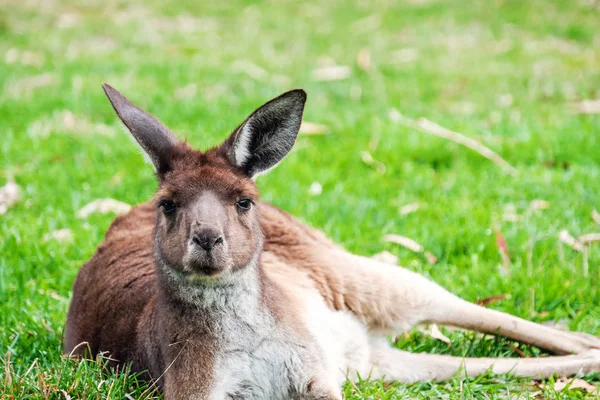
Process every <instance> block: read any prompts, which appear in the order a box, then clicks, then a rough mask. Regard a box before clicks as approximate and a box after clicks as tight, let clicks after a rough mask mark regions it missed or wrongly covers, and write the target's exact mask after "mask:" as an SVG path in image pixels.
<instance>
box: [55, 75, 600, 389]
mask: <svg viewBox="0 0 600 400" xmlns="http://www.w3.org/2000/svg"><path fill="white" fill-rule="evenodd" d="M105 90H107V94H108V96H109V98H110V99H111V102H112V103H113V106H114V107H115V109H116V110H117V112H118V113H119V116H120V117H121V119H122V120H123V121H124V122H125V124H126V125H127V126H128V128H129V129H130V130H131V132H132V134H133V135H134V137H135V138H136V140H138V142H140V145H141V146H142V148H143V149H144V151H145V152H146V153H147V154H148V155H149V157H150V159H151V161H152V162H153V163H154V165H155V168H156V170H157V175H158V177H159V181H160V187H159V191H158V193H157V196H156V197H155V199H154V200H153V201H151V202H148V203H145V204H142V205H139V206H136V207H134V208H133V209H132V210H131V211H130V212H129V213H128V214H126V215H123V216H120V217H118V218H117V219H116V220H115V221H114V222H113V224H112V226H111V227H110V229H109V230H108V232H107V233H106V237H105V240H104V242H103V243H102V244H101V245H100V246H99V247H98V249H97V252H96V253H95V254H94V256H93V257H92V258H91V259H90V260H89V261H88V262H87V263H86V264H85V265H84V266H83V267H82V269H81V271H80V273H79V275H78V277H77V279H76V281H75V284H74V287H73V300H72V303H71V306H70V309H69V314H68V319H67V326H66V331H65V352H66V353H69V354H72V355H85V356H95V355H96V354H98V353H100V352H106V353H108V354H109V356H110V358H111V359H112V360H114V361H113V363H114V364H115V365H121V364H124V363H131V366H132V369H133V370H134V371H136V372H146V377H147V378H148V379H152V380H153V381H154V382H155V383H156V384H157V385H158V386H159V387H160V388H161V389H162V390H163V391H164V392H165V396H166V398H167V399H215V400H217V399H219V400H220V399H257V400H258V399H282V400H283V399H341V394H340V385H341V384H342V383H343V382H344V381H345V380H346V379H347V378H349V379H354V378H355V377H356V374H357V373H358V374H360V375H361V376H370V377H372V378H374V379H377V378H385V379H387V380H399V381H403V382H415V381H423V380H439V379H449V378H450V377H452V376H453V375H454V374H456V373H457V372H458V371H459V370H460V369H461V368H462V367H463V366H464V367H465V369H466V371H467V372H468V373H469V374H471V375H474V374H479V373H482V372H485V371H486V370H488V369H489V368H493V370H494V371H495V372H500V373H502V372H513V373H515V374H517V375H522V376H532V377H547V376H550V375H552V374H554V373H558V374H575V373H578V372H580V371H583V372H590V371H600V350H598V349H600V339H598V338H596V337H593V336H591V335H586V334H579V333H566V332H561V331H558V330H555V329H552V328H549V327H545V326H541V325H538V324H535V323H532V322H528V321H525V320H522V319H519V318H517V317H513V316H510V315H507V314H503V313H500V312H497V311H493V310H489V309H485V308H482V307H479V306H476V305H473V304H471V303H468V302H466V301H464V300H461V299H460V298H458V297H456V296H454V295H452V294H450V293H449V292H447V291H446V290H444V289H443V288H441V287H440V286H439V285H437V284H435V283H433V282H431V281H429V280H427V279H426V278H424V277H422V276H420V275H418V274H415V273H413V272H411V271H409V270H406V269H404V268H401V267H395V266H391V265H387V264H384V263H380V262H377V261H374V260H372V259H368V258H365V257H361V256H357V255H354V254H351V253H349V252H347V251H345V250H344V249H342V248H341V247H339V246H337V245H335V244H333V243H332V242H331V241H329V240H328V239H327V238H326V237H325V236H324V235H323V234H322V233H321V232H319V231H316V230H313V229H311V228H309V227H308V226H306V225H305V224H303V223H301V222H300V221H298V220H297V219H295V218H293V217H291V216H290V215H288V214H286V213H285V212H283V211H281V210H279V209H277V208H276V207H274V206H272V205H270V204H268V203H264V202H260V201H258V200H256V202H254V201H252V202H253V203H255V206H253V207H252V208H251V207H250V205H249V204H250V203H248V202H247V201H246V197H248V198H254V197H255V196H256V195H255V194H253V193H254V191H255V188H254V186H253V184H252V183H251V182H250V181H249V180H248V179H247V177H246V175H247V176H252V175H254V174H256V173H257V172H261V171H262V170H264V169H266V168H270V167H271V166H273V165H274V164H276V163H278V162H279V161H280V159H281V158H283V156H284V155H285V153H286V152H287V151H289V148H291V144H293V140H292V141H291V144H290V143H289V139H285V138H284V139H285V140H283V142H278V141H277V140H276V139H277V138H276V137H275V138H273V137H270V139H269V140H274V141H275V142H276V146H275V148H273V149H269V148H268V147H267V148H266V149H267V150H265V146H266V144H265V143H269V142H267V141H265V139H264V138H261V137H258V138H256V135H257V134H259V133H257V132H270V133H269V135H272V134H273V132H278V130H279V131H281V132H282V133H279V135H283V136H285V135H286V134H288V133H289V132H288V131H290V129H291V128H290V126H292V125H293V126H294V127H293V129H291V131H295V133H294V137H293V139H295V134H297V128H298V126H299V119H298V117H297V116H296V117H294V115H295V114H294V115H292V117H293V118H292V120H293V124H291V123H288V122H287V120H286V119H285V118H283V117H282V115H283V113H284V111H282V110H284V109H285V107H283V106H282V105H281V103H282V102H284V103H285V102H287V103H285V104H284V105H285V106H286V107H288V106H289V107H292V108H294V107H300V106H297V104H299V101H298V100H296V98H298V96H299V95H298V94H297V93H296V94H293V92H290V93H292V94H291V95H283V96H282V97H281V98H278V99H276V100H273V101H272V102H270V103H267V105H265V106H263V107H262V108H261V109H259V110H258V111H257V112H255V114H253V115H252V116H251V117H249V119H248V120H247V121H246V122H245V123H244V124H243V125H242V126H240V128H238V129H237V130H236V131H235V132H234V134H233V135H232V138H231V139H230V140H229V141H227V142H226V143H225V144H224V145H223V146H222V147H220V148H217V149H214V150H211V151H209V152H207V153H205V154H202V155H201V154H199V153H198V154H195V153H191V151H192V150H191V149H190V150H188V148H187V147H185V146H184V145H180V144H176V142H175V139H174V138H173V137H172V136H171V135H170V133H168V132H167V131H165V130H164V129H166V128H164V127H162V125H156V124H159V123H158V121H156V120H153V119H152V118H151V117H150V116H148V115H147V114H145V113H143V112H142V111H141V110H139V109H137V108H136V107H135V106H133V105H131V103H129V102H128V101H127V100H126V99H124V97H122V95H120V94H119V93H118V92H116V91H115V90H114V89H112V88H110V87H108V89H106V88H105ZM285 96H287V97H285ZM290 96H292V99H291V100H290ZM293 96H296V98H294V97H293ZM284 97H285V98H284ZM279 99H281V100H279ZM290 102H291V103H290ZM290 104H291V105H290ZM301 106H303V100H302V105H301ZM273 107H275V110H273ZM300 117H301V109H300ZM290 118H291V117H290ZM140 121H142V122H143V123H141V122H140ZM140 124H141V125H140ZM148 132H150V133H148ZM161 135H162V136H161ZM245 135H247V136H245ZM157 137H158V139H157ZM282 147H288V148H287V151H285V152H284V153H283V155H279V156H273V154H275V153H277V152H278V151H280V150H281V148H282ZM165 152H167V153H168V157H166V156H165V154H164V153H165ZM192 154H193V155H192ZM254 154H259V155H262V156H261V157H258V158H256V159H253V157H254ZM265 154H266V156H265ZM227 157H228V158H227ZM224 160H229V161H224ZM230 164H232V165H230ZM240 170H243V171H244V172H243V173H242V172H240ZM173 171H175V172H177V175H175V172H173ZM244 174H246V175H244ZM223 187H225V189H223ZM238 192H239V193H242V192H243V193H245V194H244V195H241V194H235V196H237V197H235V199H236V200H235V201H237V203H236V202H235V201H233V202H232V203H231V204H236V206H235V207H234V206H231V207H230V206H228V204H230V203H229V201H230V200H227V199H229V197H228V196H233V195H231V193H238ZM182 193H183V194H182ZM185 193H188V194H187V195H185ZM192 194H193V196H192ZM186 196H187V197H186ZM198 196H199V197H198ZM239 198H241V200H237V199H239ZM165 199H166V200H165ZM171 199H173V200H171ZM157 208H158V209H160V210H162V211H157ZM175 209H177V211H175ZM163 213H164V215H163ZM190 221H191V222H190ZM186 224H187V225H186ZM423 322H436V323H440V324H447V325H454V326H458V327H463V328H467V329H474V330H478V331H481V332H485V333H491V334H502V335H506V336H509V337H511V338H514V339H515V340H519V341H522V342H524V343H529V344H532V345H536V346H538V347H541V348H544V349H547V350H549V351H552V352H555V353H557V354H563V356H555V357H548V358H543V359H507V358H505V359H492V358H478V359H462V358H458V357H450V356H439V355H431V354H411V353H408V352H404V351H400V350H397V349H394V348H393V347H392V346H391V345H390V344H389V343H388V341H387V340H386V335H392V334H398V333H400V332H403V331H405V330H407V329H410V328H411V327H412V326H414V325H415V324H418V323H423Z"/></svg>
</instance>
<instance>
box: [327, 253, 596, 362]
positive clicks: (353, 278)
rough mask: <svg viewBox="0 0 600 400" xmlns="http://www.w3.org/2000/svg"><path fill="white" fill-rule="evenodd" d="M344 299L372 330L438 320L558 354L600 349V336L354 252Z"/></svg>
mask: <svg viewBox="0 0 600 400" xmlns="http://www.w3.org/2000/svg"><path fill="white" fill-rule="evenodd" d="M344 264H345V266H344V268H343V269H341V270H342V274H343V276H341V277H339V278H340V279H342V280H343V282H344V285H345V293H346V295H345V297H344V304H345V305H346V306H347V307H348V308H349V309H350V311H352V312H353V313H354V314H355V315H357V316H358V317H359V318H360V319H361V320H363V321H364V322H365V323H366V324H367V326H368V327H369V329H370V330H371V331H372V332H373V331H380V332H382V333H384V334H398V333H400V332H402V331H405V330H407V329H410V328H411V327H412V326H414V325H416V324H419V323H427V322H434V323H438V324H440V325H451V326H455V327H458V328H465V329H469V330H474V331H478V332H483V333H489V334H494V335H503V336H506V337H508V338H510V339H513V340H516V341H519V342H522V343H526V344H530V345H533V346H537V347H539V348H542V349H545V350H548V351H550V352H553V353H555V354H573V353H582V352H585V351H587V350H590V349H600V338H597V337H594V336H592V335H589V334H580V333H576V332H563V331H560V330H558V329H554V328H551V327H547V326H543V325H540V324H536V323H534V322H530V321H526V320H524V319H521V318H518V317H515V316H512V315H509V314H506V313H502V312H499V311H495V310H492V309H487V308H484V307H480V306H477V305H475V304H473V303H469V302H467V301H465V300H462V299H461V298H459V297H457V296H455V295H453V294H452V293H450V292H448V291H447V290H446V289H444V288H442V287H441V286H439V285H438V284H436V283H435V282H432V281H431V280H429V279H427V278H425V277H423V276H421V275H419V274H417V273H414V272H412V271H409V270H407V269H405V268H402V267H395V266H392V265H389V264H384V263H381V262H378V261H375V260H372V259H369V258H365V257H360V256H354V255H350V257H348V256H346V257H345V259H344Z"/></svg>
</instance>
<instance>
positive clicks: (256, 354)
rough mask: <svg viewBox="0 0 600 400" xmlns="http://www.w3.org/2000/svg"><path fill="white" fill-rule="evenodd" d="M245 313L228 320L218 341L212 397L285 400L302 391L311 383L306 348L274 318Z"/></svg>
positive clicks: (220, 399) (215, 398)
mask: <svg viewBox="0 0 600 400" xmlns="http://www.w3.org/2000/svg"><path fill="white" fill-rule="evenodd" d="M241 311H242V312H241V313H240V314H238V315H237V317H233V318H232V319H227V320H226V324H225V325H224V327H223V331H222V332H221V336H220V337H219V339H218V342H217V343H218V346H219V349H218V351H217V354H218V356H217V358H216V360H215V364H214V372H213V376H214V377H215V381H214V385H213V389H212V390H211V393H212V394H211V397H210V398H211V399H214V400H222V399H256V400H258V399H265V400H266V399H282V400H283V399H289V398H291V397H292V396H294V394H296V393H298V392H301V391H302V388H303V387H305V386H306V385H307V383H308V381H309V380H310V376H309V374H308V373H307V372H308V371H305V370H304V368H303V367H304V364H305V363H306V362H307V361H308V360H307V358H309V357H310V355H309V354H308V353H307V349H306V347H305V345H304V344H303V343H300V342H299V341H298V340H297V338H295V337H294V336H292V335H290V334H289V333H287V332H285V331H284V330H283V329H282V328H281V327H279V326H277V325H276V324H275V323H274V321H273V318H272V317H271V316H269V315H265V314H262V315H261V314H258V315H257V314H254V315H251V314H245V313H244V311H243V310H241ZM244 314H245V315H244ZM226 318H228V317H226Z"/></svg>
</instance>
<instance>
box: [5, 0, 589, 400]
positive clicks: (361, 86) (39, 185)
mask: <svg viewBox="0 0 600 400" xmlns="http://www.w3.org/2000/svg"><path fill="white" fill-rule="evenodd" d="M211 3H215V4H211ZM217 3H219V4H217ZM592 3H593V2H586V1H579V0H572V1H567V0H565V1H542V0H531V1H525V2H523V1H512V0H505V1H501V0H490V1H484V0H477V1H473V2H461V1H458V0H455V1H452V0H448V1H434V0H412V1H397V2H395V1H386V0H379V1H371V2H369V1H362V0H361V1H344V2H341V1H340V2H334V1H320V2H317V1H314V2H297V1H292V0H285V1H277V2H275V1H271V2H257V1H248V2H242V1H238V0H236V1H231V2H196V1H191V0H189V1H181V0H177V1H176V0H169V1H158V0H153V1H145V2H142V1H124V0H109V1H98V0H87V1H83V0H79V1H66V0H63V1H61V0H54V1H41V0H39V1H34V0H21V1H17V0H7V1H6V2H5V4H6V5H7V6H6V7H2V8H0V138H1V140H0V154H1V156H0V186H2V185H4V183H6V181H7V180H8V179H14V180H15V181H16V183H17V184H18V185H20V187H21V188H22V190H23V199H22V201H21V202H19V203H18V204H16V205H15V206H14V207H12V208H11V209H9V211H8V212H7V213H6V214H5V215H3V216H0V359H2V361H1V362H0V397H2V398H9V399H10V398H16V399H21V398H36V399H37V398H56V399H58V398H65V397H66V396H65V394H70V395H71V396H72V397H73V398H105V397H107V396H108V395H109V394H110V397H111V398H115V399H117V398H123V397H124V396H125V394H129V395H130V396H131V397H133V398H137V397H139V396H141V395H142V393H144V396H149V395H150V394H149V392H148V391H147V388H146V387H145V386H144V385H143V384H138V383H137V381H136V379H135V377H134V376H130V375H127V374H123V373H116V372H114V371H105V369H104V367H103V364H102V361H101V360H99V361H98V362H85V363H79V364H78V363H76V362H73V361H69V360H64V359H63V358H62V357H61V336H62V332H63V326H64V322H65V317H66V310H67V307H68V303H69V299H70V293H71V285H72V282H73V279H74V278H75V275H76V274H77V271H78V269H79V267H80V266H81V265H82V264H83V263H84V262H85V260H87V259H88V258H89V257H90V256H91V255H92V253H93V252H94V249H95V248H96V246H97V245H98V244H99V243H100V242H101V240H102V237H103V233H104V231H105V230H106V228H107V227H108V225H109V224H110V222H111V219H112V218H113V216H111V215H93V216H91V217H89V218H87V219H84V220H81V219H78V218H77V217H76V212H77V210H79V209H80V208H81V207H83V206H84V205H85V204H87V203H89V202H91V201H93V200H95V199H97V198H103V197H111V198H115V199H118V200H121V201H124V202H127V203H130V204H135V203H140V202H143V201H145V200H146V199H148V198H149V197H150V196H151V195H152V193H153V191H154V189H155V187H156V183H155V181H154V178H153V175H152V171H151V168H150V167H149V166H148V165H146V164H144V162H143V160H142V157H141V156H140V155H139V152H138V150H137V149H136V147H135V146H134V145H133V144H132V143H131V141H130V140H129V139H128V138H127V137H126V135H125V134H123V132H122V131H123V129H122V128H121V126H120V123H119V122H118V120H117V118H116V116H115V114H114V112H113V110H112V109H111V107H110V105H109V103H108V101H107V100H106V98H105V97H104V94H103V92H102V90H101V88H100V83H102V82H104V81H106V82H109V83H111V84H112V85H114V86H115V87H117V88H118V89H120V90H121V91H123V92H124V93H125V94H126V95H127V96H129V97H130V98H131V99H132V100H133V101H134V102H136V103H138V104H140V105H142V106H143V107H145V108H146V109H148V110H149V111H150V112H152V113H154V114H155V115H157V116H158V117H159V118H160V119H161V120H162V121H163V122H164V123H165V124H167V125H168V126H170V127H171V128H172V129H173V130H174V131H176V132H177V133H178V134H180V136H181V137H184V138H187V139H188V140H189V142H190V143H191V144H193V145H194V146H197V147H199V148H207V147H209V146H212V145H215V144H218V143H219V142H220V141H221V140H223V139H224V138H225V136H226V135H227V134H228V133H229V132H230V131H231V130H232V129H233V128H234V127H235V126H237V124H238V123H239V122H241V121H242V120H243V118H245V116H246V115H247V114H248V113H250V112H251V111H252V110H253V109H254V108H255V107H257V106H258V105H260V104H262V103H263V102H264V101H266V100H268V99H269V98H271V97H274V96H275V95H277V94H279V93H280V92H283V91H285V90H287V89H290V88H294V87H303V88H304V89H306V90H307V92H308V95H309V100H308V104H307V109H306V113H305V120H307V121H310V122H315V123H320V124H324V125H327V126H328V127H329V128H330V134H329V135H322V136H303V137H301V138H300V140H299V142H298V144H297V147H296V150H295V151H294V152H293V153H292V154H291V155H290V156H289V157H288V158H287V160H286V161H285V162H284V163H283V164H282V165H281V166H280V167H279V168H278V169H277V170H275V171H274V172H272V173H271V174H269V175H268V176H266V177H263V178H261V179H260V180H259V186H260V189H261V191H262V195H263V198H264V199H266V200H268V201H272V202H273V203H275V204H276V205H278V206H279V207H281V208H283V209H285V210H287V211H289V212H290V213H292V214H294V215H296V216H298V217H300V218H301V219H302V220H304V221H306V222H308V223H310V224H311V225H313V226H315V227H318V228H320V229H322V230H324V231H325V232H326V233H327V234H328V235H329V236H330V237H332V238H333V239H335V240H336V241H338V242H340V243H342V244H343V245H344V246H345V247H346V248H348V249H349V250H351V251H353V252H357V253H360V254H365V255H371V254H374V253H377V252H380V251H382V250H388V251H390V252H392V253H394V254H396V255H397V256H398V257H399V263H400V264H402V265H404V266H406V267H408V268H410V269H412V270H415V271H418V272H419V273H422V274H424V275H425V276H428V277H430V278H431V279H433V280H435V281H436V282H439V283H440V284H442V285H443V286H445V287H447V288H448V289H450V290H451V291H452V292H454V293H456V294H458V295H460V296H462V297H464V298H466V299H469V300H473V301H474V300H477V299H481V298H485V297H488V296H491V295H498V294H505V293H510V294H511V295H512V297H511V298H510V299H506V300H503V301H501V302H497V303H494V304H492V305H490V307H493V308H496V309H499V310H502V311H506V312H509V313H513V314H515V315H518V316H521V317H523V318H527V319H531V320H534V321H540V322H541V321H546V320H559V319H565V320H566V321H568V325H569V327H570V329H572V330H581V331H586V332H589V333H592V334H596V335H600V291H599V290H598V281H599V278H600V268H599V264H600V251H599V249H598V247H597V246H596V247H594V246H592V247H591V248H590V250H589V255H588V261H589V275H588V276H584V275H583V262H584V255H583V254H581V253H578V252H576V251H573V250H572V249H570V248H569V247H566V246H561V245H560V244H559V242H558V239H557V238H558V233H559V232H560V230H562V229H567V230H568V231H569V232H570V233H571V234H573V235H574V236H577V235H579V234H583V233H589V232H595V231H598V230H599V229H600V227H599V226H598V225H597V224H596V223H595V222H594V221H593V219H592V217H591V213H592V210H593V209H594V208H600V201H599V199H598V195H599V194H600V133H599V128H600V116H598V115H578V114H574V113H572V112H571V109H570V107H569V104H570V103H571V102H576V101H579V100H581V99H593V98H599V97H600V47H599V43H600V34H599V33H598V32H599V30H598V27H599V25H598V21H600V13H599V11H598V9H597V5H594V4H592ZM362 49H367V50H368V51H369V53H370V55H371V61H372V68H371V69H370V70H368V71H364V70H363V69H361V68H359V66H358V65H357V61H356V59H357V54H358V53H359V51H360V50H362ZM327 64H337V65H347V66H350V68H351V76H350V77H349V78H348V79H344V80H338V81H332V82H319V81H316V80H315V79H314V78H313V75H312V72H313V70H314V69H315V68H318V67H319V66H321V65H327ZM182 88H183V89H182ZM391 109H396V110H398V111H399V112H400V113H401V114H402V115H404V116H406V117H410V118H418V117H426V118H428V119H430V120H433V121H435V122H437V123H439V124H441V125H443V126H446V127H448V128H450V129H453V130H455V131H458V132H462V133H464V134H466V135H468V136H469V137H471V138H474V139H476V140H478V141H480V142H482V143H483V144H485V145H487V146H489V147H490V148H492V149H493V150H495V151H497V152H498V153H499V154H501V155H502V156H503V157H504V158H506V159H507V161H508V162H509V163H511V164H512V165H513V166H515V167H516V168H518V170H519V172H518V174H517V175H515V176H511V175H507V174H506V173H504V172H503V171H502V170H501V169H500V168H498V167H497V166H496V165H495V164H493V163H491V162H490V161H488V160H486V159H484V158H482V157H481V156H479V155H478V154H476V153H474V152H473V151H471V150H469V149H466V148H464V147H460V146H458V145H456V144H454V143H451V142H448V141H445V140H442V139H438V138H435V137H432V136H429V135H426V134H423V133H419V132H417V131H415V130H414V129H410V128H407V127H405V126H403V125H400V124H398V123H396V122H394V121H393V119H390V117H389V115H390V110H391ZM365 150H366V151H369V152H370V153H371V154H372V155H373V157H374V158H375V159H377V160H379V161H381V162H382V163H383V164H385V166H386V170H385V172H383V173H380V172H377V171H376V170H375V169H373V168H371V167H369V166H368V165H366V164H365V163H363V162H362V160H361V156H360V153H361V152H362V151H365ZM313 182H320V183H321V184H322V186H323V193H322V194H321V195H320V196H312V195H310V193H309V187H310V185H311V184H312V183H313ZM534 200H545V201H547V202H548V204H549V208H547V209H542V210H533V209H532V207H531V202H532V201H534ZM414 202H418V203H419V204H420V208H419V209H418V210H417V211H416V212H414V213H411V214H408V215H401V214H400V212H399V209H400V207H402V206H403V205H406V204H410V203H414ZM511 207H512V208H514V210H515V211H516V213H517V215H518V217H519V218H518V220H516V221H512V220H510V219H507V218H506V216H507V209H510V208H511ZM57 229H70V230H71V231H72V232H73V240H72V241H67V242H63V243H60V242H58V241H56V240H53V239H50V240H47V239H44V237H45V235H47V234H48V233H50V232H52V231H55V230H57ZM495 232H501V233H502V234H503V236H504V237H505V238H506V241H507V243H508V248H509V251H510V257H511V263H510V266H509V267H508V268H505V267H503V266H502V262H501V258H500V254H499V251H498V248H497V245H496V240H495ZM387 233H397V234H402V235H404V236H408V237H411V238H413V239H415V240H417V241H418V242H420V243H422V244H423V245H424V246H425V248H426V249H428V250H429V251H431V252H432V253H433V254H435V255H436V256H437V257H438V258H439V261H438V262H437V263H436V264H434V265H430V264H428V263H427V262H426V260H425V259H424V258H422V257H421V256H419V255H418V254H414V253H411V252H410V251H408V250H406V249H403V248H400V247H398V246H396V245H393V244H389V243H384V242H383V241H382V239H381V237H382V236H383V235H384V234H387ZM449 336H450V337H451V339H452V341H453V347H452V348H449V346H447V345H446V344H444V343H441V342H438V341H436V340H434V339H431V338H428V337H424V336H422V335H421V334H419V333H416V332H413V333H411V334H410V335H409V336H407V337H403V338H402V339H401V340H400V341H399V343H398V346H400V347H402V348H406V349H411V350H414V351H427V352H441V353H449V354H456V355H468V356H478V355H488V356H518V355H517V353H516V352H515V350H514V349H513V347H512V346H514V343H511V342H510V341H508V340H504V339H494V338H484V339H482V338H479V337H478V336H474V335H470V334H465V333H460V332H455V333H449ZM521 349H522V350H523V351H525V352H526V353H529V354H538V353H539V352H538V351H537V350H536V349H532V348H528V347H525V346H521ZM364 378H365V382H361V383H359V384H358V385H357V386H353V385H352V384H350V383H348V384H346V386H345V393H346V396H347V398H355V399H360V398H373V399H393V398H423V399H425V398H452V399H454V398H456V399H463V398H507V397H508V398H513V397H521V398H526V397H528V396H529V395H530V394H532V393H536V396H538V398H576V397H584V392H582V391H577V390H574V391H564V392H561V393H555V392H554V391H553V390H552V389H551V387H552V382H549V383H548V385H547V387H545V388H543V389H540V388H539V387H537V386H535V385H534V384H533V383H532V382H531V381H530V380H526V379H516V378H513V377H510V376H483V377H479V378H475V379H467V380H465V379H461V378H460V377H457V378H455V379H454V380H452V381H451V382H448V383H423V384H416V385H403V384H392V385H387V384H383V383H382V382H377V381H375V382H367V381H368V379H367V378H368V377H364ZM586 379H587V380H588V381H589V382H592V383H594V384H598V383H599V382H600V374H592V375H589V376H588V377H586ZM61 390H64V393H63V392H60V391H61Z"/></svg>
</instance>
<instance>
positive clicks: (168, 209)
mask: <svg viewBox="0 0 600 400" xmlns="http://www.w3.org/2000/svg"><path fill="white" fill-rule="evenodd" d="M158 206H159V207H162V209H163V214H165V215H171V214H173V213H174V212H175V209H176V208H177V206H175V203H173V202H172V201H171V200H161V201H160V203H158Z"/></svg>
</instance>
